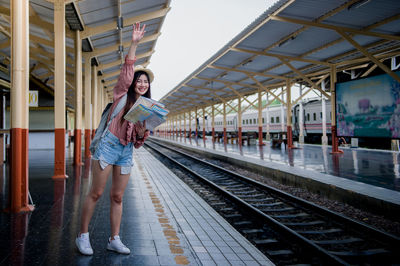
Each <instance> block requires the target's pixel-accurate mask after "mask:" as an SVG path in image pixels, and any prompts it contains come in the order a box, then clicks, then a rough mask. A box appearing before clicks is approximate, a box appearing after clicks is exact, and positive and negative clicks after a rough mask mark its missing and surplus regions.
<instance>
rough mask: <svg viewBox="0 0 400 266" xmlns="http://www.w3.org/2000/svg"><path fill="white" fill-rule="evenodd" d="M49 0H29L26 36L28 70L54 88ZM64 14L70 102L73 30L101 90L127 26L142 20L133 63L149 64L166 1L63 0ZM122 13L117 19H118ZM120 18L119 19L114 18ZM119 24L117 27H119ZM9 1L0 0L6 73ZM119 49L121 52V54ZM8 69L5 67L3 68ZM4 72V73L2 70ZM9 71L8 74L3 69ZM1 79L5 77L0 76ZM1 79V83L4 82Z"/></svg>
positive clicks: (109, 83)
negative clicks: (94, 68) (143, 28)
mask: <svg viewBox="0 0 400 266" xmlns="http://www.w3.org/2000/svg"><path fill="white" fill-rule="evenodd" d="M53 2H54V0H48V1H45V0H30V1H29V5H30V15H29V25H30V28H29V38H30V40H29V41H30V67H31V71H30V74H31V75H32V76H33V77H35V78H38V79H40V80H42V81H43V82H44V83H46V85H48V86H50V87H53V82H54V4H53ZM65 2H66V3H67V4H66V6H65V17H66V53H67V57H66V61H67V70H66V71H67V73H66V95H67V102H68V103H69V104H71V105H74V94H75V78H74V73H75V67H74V65H75V61H74V57H75V51H74V46H75V44H74V40H75V31H76V30H79V31H80V35H81V38H82V51H83V53H82V56H83V57H92V61H91V64H96V65H97V66H98V68H97V70H98V72H99V74H100V75H102V76H101V78H102V80H103V81H104V84H103V85H104V86H105V87H106V89H110V90H112V88H113V86H114V85H115V83H116V81H117V78H118V75H119V70H120V65H121V62H122V59H123V58H124V55H126V54H127V52H128V49H129V45H130V40H131V36H132V35H131V34H132V25H133V23H136V22H142V23H145V24H146V33H145V36H144V38H143V39H142V41H141V42H140V44H139V46H138V48H137V51H136V56H137V61H136V64H141V65H144V66H146V65H148V64H149V63H150V58H151V56H152V54H153V53H154V51H155V50H154V48H155V45H156V41H157V39H158V37H159V36H160V34H161V27H162V25H163V22H164V18H165V16H166V14H167V13H168V11H169V10H170V0H115V1H110V0H105V1H103V0H102V1H99V0H84V1H83V0H79V1H65ZM119 17H122V19H119ZM118 21H120V22H118ZM118 26H120V27H119V28H118ZM10 38H11V17H10V0H0V65H2V66H3V68H2V70H5V69H4V68H5V67H6V68H8V71H10V67H9V66H10V64H11V63H10V62H11V60H10V52H11V39H10ZM121 51H122V52H123V53H121ZM6 70H7V69H6ZM3 72H4V71H3ZM8 74H9V73H8ZM3 81H4V80H3ZM3 83H4V82H3Z"/></svg>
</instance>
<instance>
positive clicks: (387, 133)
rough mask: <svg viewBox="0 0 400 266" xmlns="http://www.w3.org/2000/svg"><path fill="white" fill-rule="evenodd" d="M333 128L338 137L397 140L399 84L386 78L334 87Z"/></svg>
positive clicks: (371, 78) (398, 128)
mask: <svg viewBox="0 0 400 266" xmlns="http://www.w3.org/2000/svg"><path fill="white" fill-rule="evenodd" d="M395 74H396V75H398V76H400V72H395ZM336 125H337V135H338V136H343V137H381V138H392V139H399V138H400V83H399V82H397V81H396V80H395V79H393V78H392V77H390V76H389V75H388V74H383V75H378V76H374V77H369V78H363V79H358V80H352V81H347V82H342V83H337V84H336Z"/></svg>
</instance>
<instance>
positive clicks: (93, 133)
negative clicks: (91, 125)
mask: <svg viewBox="0 0 400 266" xmlns="http://www.w3.org/2000/svg"><path fill="white" fill-rule="evenodd" d="M95 134H96V129H92V136H91V139H93V138H94V135H95Z"/></svg>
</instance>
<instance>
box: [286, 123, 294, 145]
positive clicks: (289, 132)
mask: <svg viewBox="0 0 400 266" xmlns="http://www.w3.org/2000/svg"><path fill="white" fill-rule="evenodd" d="M287 145H288V149H292V148H293V132H292V126H287Z"/></svg>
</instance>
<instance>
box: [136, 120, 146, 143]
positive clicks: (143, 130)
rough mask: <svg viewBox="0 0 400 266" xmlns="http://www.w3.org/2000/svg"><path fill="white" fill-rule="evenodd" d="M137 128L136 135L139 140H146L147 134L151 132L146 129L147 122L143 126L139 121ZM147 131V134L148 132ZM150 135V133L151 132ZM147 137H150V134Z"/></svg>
mask: <svg viewBox="0 0 400 266" xmlns="http://www.w3.org/2000/svg"><path fill="white" fill-rule="evenodd" d="M135 126H136V135H137V137H138V138H139V139H142V138H144V136H145V133H147V132H149V131H148V130H147V129H146V121H143V124H142V123H141V122H140V121H138V122H136V123H135ZM146 131H147V132H146ZM149 133H150V132H149ZM147 136H148V134H147Z"/></svg>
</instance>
